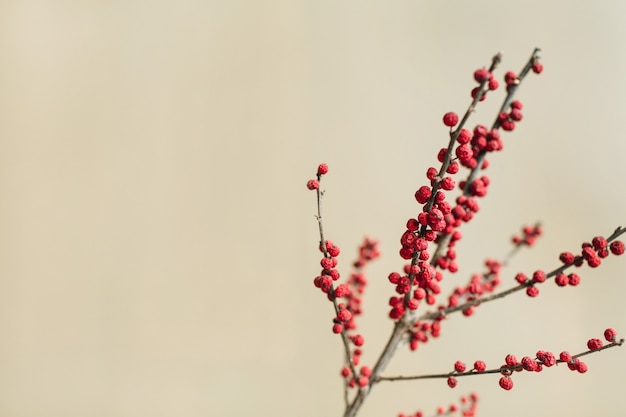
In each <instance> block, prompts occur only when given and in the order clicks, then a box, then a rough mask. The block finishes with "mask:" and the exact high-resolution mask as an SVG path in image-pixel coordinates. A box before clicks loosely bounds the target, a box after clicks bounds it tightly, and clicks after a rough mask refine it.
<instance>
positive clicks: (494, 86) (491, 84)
mask: <svg viewBox="0 0 626 417" xmlns="http://www.w3.org/2000/svg"><path fill="white" fill-rule="evenodd" d="M487 85H488V87H489V89H490V90H491V91H493V90H497V89H498V87H499V86H500V84H499V83H498V80H496V79H495V78H492V79H491V80H489V84H487Z"/></svg>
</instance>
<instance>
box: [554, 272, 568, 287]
mask: <svg viewBox="0 0 626 417" xmlns="http://www.w3.org/2000/svg"><path fill="white" fill-rule="evenodd" d="M554 282H555V283H556V285H558V286H559V287H565V286H566V285H567V284H569V279H568V278H567V275H565V274H557V275H556V277H554Z"/></svg>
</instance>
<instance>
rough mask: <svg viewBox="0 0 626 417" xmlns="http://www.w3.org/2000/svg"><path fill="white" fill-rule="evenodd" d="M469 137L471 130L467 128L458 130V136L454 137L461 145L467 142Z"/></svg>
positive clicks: (470, 137) (470, 136)
mask: <svg viewBox="0 0 626 417" xmlns="http://www.w3.org/2000/svg"><path fill="white" fill-rule="evenodd" d="M471 139H472V132H470V131H469V130H467V129H461V131H460V132H459V136H457V138H456V141H457V142H459V143H460V144H461V145H465V144H466V143H469V141H470V140H471Z"/></svg>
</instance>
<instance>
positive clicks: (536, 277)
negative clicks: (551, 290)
mask: <svg viewBox="0 0 626 417" xmlns="http://www.w3.org/2000/svg"><path fill="white" fill-rule="evenodd" d="M545 280H546V273H545V272H543V271H542V270H540V269H539V270H537V271H535V272H533V282H537V283H541V282H544V281H545Z"/></svg>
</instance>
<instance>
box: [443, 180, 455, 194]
mask: <svg viewBox="0 0 626 417" xmlns="http://www.w3.org/2000/svg"><path fill="white" fill-rule="evenodd" d="M455 186H456V183H455V182H454V179H453V178H452V177H445V178H444V179H443V181H441V188H443V189H444V190H446V191H450V190H454V187H455Z"/></svg>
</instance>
